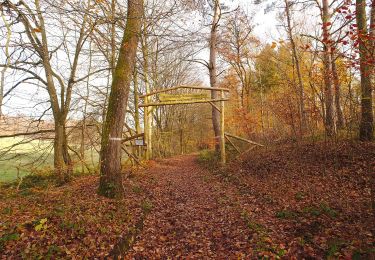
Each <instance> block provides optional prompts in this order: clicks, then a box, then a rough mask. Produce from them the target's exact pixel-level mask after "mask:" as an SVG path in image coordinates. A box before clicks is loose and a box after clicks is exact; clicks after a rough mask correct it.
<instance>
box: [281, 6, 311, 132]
mask: <svg viewBox="0 0 375 260" xmlns="http://www.w3.org/2000/svg"><path fill="white" fill-rule="evenodd" d="M284 1H285V13H286V19H287V27H288V28H287V30H288V35H289V41H290V45H291V47H292V54H293V59H294V62H295V64H296V71H297V77H298V89H299V93H298V95H299V113H300V133H301V136H302V135H303V133H304V131H305V130H306V113H305V104H304V96H305V93H304V89H303V81H302V75H301V66H300V60H299V58H298V54H297V47H296V43H295V41H294V38H293V31H292V22H291V15H290V1H288V0H284Z"/></svg>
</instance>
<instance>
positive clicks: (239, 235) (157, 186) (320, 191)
mask: <svg viewBox="0 0 375 260" xmlns="http://www.w3.org/2000/svg"><path fill="white" fill-rule="evenodd" d="M374 158H375V145H374V144H366V145H364V144H360V143H352V142H340V143H336V144H334V145H333V144H327V143H318V144H315V145H312V144H307V145H299V146H296V145H283V146H281V147H278V148H269V149H259V150H257V151H252V152H251V153H249V154H245V155H243V156H242V157H241V158H238V159H237V160H235V161H233V162H231V163H230V164H229V165H228V167H226V168H221V167H218V166H216V165H214V163H213V162H212V158H199V156H197V155H187V156H178V157H174V158H169V159H164V160H156V161H152V162H150V163H149V165H148V166H147V168H146V169H141V170H136V171H133V172H128V173H127V178H126V181H124V189H125V191H126V196H125V198H124V199H121V200H110V199H105V198H102V197H99V196H97V195H96V188H97V184H98V177H97V176H85V177H79V178H77V179H75V180H74V181H73V182H72V184H70V185H67V186H64V187H58V188H57V187H50V186H48V185H47V186H44V187H43V188H39V189H37V188H32V189H22V187H20V189H19V191H18V192H15V191H14V189H13V190H12V189H11V188H8V189H5V190H2V191H0V196H1V197H2V199H1V201H0V255H3V257H2V258H3V259H6V258H8V257H9V256H16V257H17V256H18V257H23V258H37V257H44V258H46V257H53V258H58V257H62V258H74V257H75V258H77V257H78V258H84V257H88V258H92V257H98V258H101V257H105V256H107V255H109V254H112V255H114V254H115V255H116V254H119V252H123V256H124V258H125V259H160V258H162V259H167V258H168V257H170V258H194V259H202V258H211V259H253V258H272V259H274V258H284V259H291V258H295V259H302V258H305V259H321V258H347V259H350V258H353V259H371V257H374V249H375V237H374V231H375V230H374V228H375V227H374V223H375V218H374V216H373V215H372V211H371V192H370V187H371V186H370V174H371V173H374V172H375V159H374ZM2 258H1V257H0V259H2Z"/></svg>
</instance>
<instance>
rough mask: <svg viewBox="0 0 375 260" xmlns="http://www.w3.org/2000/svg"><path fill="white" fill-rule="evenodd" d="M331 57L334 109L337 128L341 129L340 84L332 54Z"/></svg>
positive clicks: (342, 124)
mask: <svg viewBox="0 0 375 260" xmlns="http://www.w3.org/2000/svg"><path fill="white" fill-rule="evenodd" d="M331 59H332V77H333V84H334V86H335V109H336V116H337V128H338V129H342V128H344V125H345V123H344V115H343V113H342V109H341V105H340V99H341V85H340V79H339V75H338V74H337V68H336V62H335V60H334V57H333V54H332V56H331Z"/></svg>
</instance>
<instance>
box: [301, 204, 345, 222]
mask: <svg viewBox="0 0 375 260" xmlns="http://www.w3.org/2000/svg"><path fill="white" fill-rule="evenodd" d="M303 212H305V213H308V214H310V215H312V216H315V217H318V216H320V215H322V214H325V215H327V216H329V217H332V218H335V217H337V215H338V212H337V211H336V210H334V209H332V208H331V207H330V206H329V205H328V204H327V203H324V202H323V203H321V204H320V205H319V207H316V206H310V207H306V208H304V209H303Z"/></svg>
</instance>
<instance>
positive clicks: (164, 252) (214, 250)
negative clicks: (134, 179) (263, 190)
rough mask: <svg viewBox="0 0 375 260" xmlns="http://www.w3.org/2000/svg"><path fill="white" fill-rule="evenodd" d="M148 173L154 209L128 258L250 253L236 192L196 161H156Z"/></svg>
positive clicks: (218, 256)
mask: <svg viewBox="0 0 375 260" xmlns="http://www.w3.org/2000/svg"><path fill="white" fill-rule="evenodd" d="M147 174H149V175H150V176H149V178H151V181H150V182H149V185H150V186H151V187H147V190H148V192H149V193H150V196H149V197H150V200H151V203H152V210H151V212H150V213H149V214H148V215H147V217H146V219H145V222H144V228H143V230H142V232H140V234H139V235H138V237H137V238H136V241H135V243H134V244H133V247H132V249H131V250H130V251H129V252H128V255H127V257H126V258H135V259H140V258H141V259H142V258H148V259H150V258H151V259H155V258H156V259H158V258H165V257H173V258H176V257H183V258H186V257H188V258H190V257H194V258H207V257H209V258H215V259H228V257H229V258H238V257H241V256H244V255H247V254H248V253H250V252H249V250H251V249H250V245H249V243H248V239H249V238H248V236H249V232H248V228H247V226H246V223H245V221H244V220H243V218H242V217H241V209H240V207H238V206H237V205H238V203H236V195H235V192H236V191H235V190H231V188H230V187H228V185H226V187H224V186H223V184H222V183H220V182H219V181H218V180H217V179H216V178H215V177H214V176H213V175H212V173H210V172H209V171H208V170H206V169H203V168H202V167H201V166H199V165H198V163H197V161H196V156H193V155H187V156H178V157H174V158H170V159H167V160H162V161H159V162H158V163H157V164H156V165H155V166H153V167H151V168H150V169H148V170H147Z"/></svg>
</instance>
